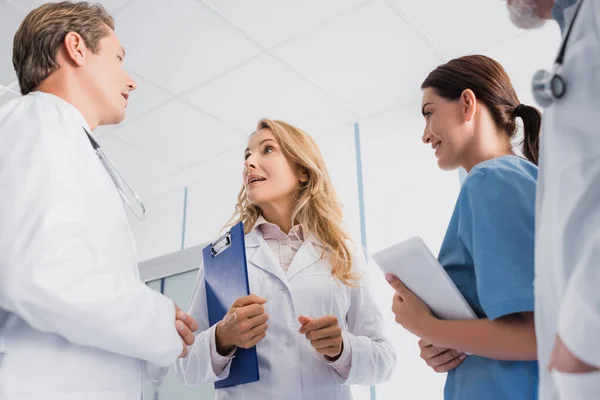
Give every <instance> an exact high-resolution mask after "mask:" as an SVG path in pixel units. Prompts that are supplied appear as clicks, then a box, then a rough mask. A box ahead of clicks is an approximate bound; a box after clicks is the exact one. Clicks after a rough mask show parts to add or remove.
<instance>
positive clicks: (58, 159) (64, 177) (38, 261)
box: [0, 127, 183, 366]
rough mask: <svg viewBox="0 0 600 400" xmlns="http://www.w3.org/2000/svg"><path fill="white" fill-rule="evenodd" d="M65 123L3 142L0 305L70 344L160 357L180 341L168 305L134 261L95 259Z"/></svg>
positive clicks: (79, 163) (168, 356) (176, 349)
mask: <svg viewBox="0 0 600 400" xmlns="http://www.w3.org/2000/svg"><path fill="white" fill-rule="evenodd" d="M68 132H69V127H65V131H64V132H51V133H56V135H53V134H47V133H48V132H45V133H46V134H45V133H44V132H37V133H36V132H33V131H32V130H30V131H24V132H17V133H16V134H18V135H21V136H19V137H18V139H15V142H13V143H8V144H7V146H11V147H14V148H17V150H15V151H14V152H13V153H11V154H6V153H5V155H6V158H4V159H3V160H2V161H3V163H2V165H0V187H2V196H1V198H0V209H1V210H2V216H1V217H0V218H1V222H0V265H1V266H2V267H1V268H0V307H1V308H4V309H6V310H8V311H9V312H12V313H14V314H16V315H18V316H19V317H20V318H22V319H23V320H25V321H26V322H27V323H28V324H29V325H31V326H32V327H33V328H34V329H37V330H39V331H42V332H52V333H55V334H58V335H60V336H62V337H64V338H65V339H67V340H68V341H70V342H72V343H74V344H77V345H80V346H90V347H95V348H99V349H102V350H105V351H108V352H113V353H118V354H122V355H125V356H129V357H133V358H138V359H141V360H145V361H149V362H151V363H153V364H156V365H160V366H166V365H169V364H171V363H172V362H173V361H174V360H175V359H176V358H177V356H178V355H179V354H180V353H181V351H182V347H183V345H182V342H181V338H180V337H179V335H178V334H177V331H176V330H175V327H174V322H175V307H174V304H173V302H172V301H170V300H169V299H167V298H166V297H164V296H162V295H160V294H159V293H156V292H154V291H153V290H151V289H150V288H148V287H146V285H144V284H143V283H142V282H140V281H139V280H137V279H136V277H135V275H134V273H133V269H134V268H136V267H137V266H136V265H134V264H133V261H134V260H132V259H130V258H128V257H125V258H124V259H123V260H122V264H123V265H117V266H115V265H105V264H104V262H105V261H104V260H103V259H102V258H101V256H100V255H99V254H97V253H96V251H95V250H94V246H93V245H92V243H93V242H94V240H95V237H94V236H93V235H94V233H93V232H90V230H89V227H88V225H87V223H86V222H87V218H88V215H89V214H88V212H89V211H88V210H87V209H86V204H87V203H86V201H87V193H85V190H82V187H83V188H85V182H82V178H81V176H80V175H79V170H80V169H82V168H86V167H87V166H86V165H85V162H87V161H88V160H87V159H83V158H82V156H81V153H80V151H81V149H79V148H76V147H77V146H75V145H74V144H73V142H72V141H71V139H72V138H71V137H70V135H69V134H68ZM63 133H64V135H63ZM18 149H25V150H24V151H22V150H18ZM78 152H79V153H78ZM98 212H101V210H98ZM121 271H124V272H121ZM125 271H132V272H131V273H128V272H125Z"/></svg>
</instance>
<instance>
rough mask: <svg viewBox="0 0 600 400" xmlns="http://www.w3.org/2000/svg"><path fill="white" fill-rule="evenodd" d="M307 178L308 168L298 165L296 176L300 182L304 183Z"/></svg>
mask: <svg viewBox="0 0 600 400" xmlns="http://www.w3.org/2000/svg"><path fill="white" fill-rule="evenodd" d="M309 178H310V176H309V173H308V170H307V169H306V168H303V167H300V176H299V177H298V179H299V180H300V182H302V183H306V182H308V179H309Z"/></svg>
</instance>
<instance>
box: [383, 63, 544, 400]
mask: <svg viewBox="0 0 600 400" xmlns="http://www.w3.org/2000/svg"><path fill="white" fill-rule="evenodd" d="M421 89H422V90H423V101H422V113H423V116H424V118H425V131H424V133H423V142H424V143H425V144H427V145H430V146H431V147H432V149H433V150H434V151H435V155H436V157H437V160H438V165H439V167H440V168H441V169H443V170H454V169H457V168H459V167H462V168H464V169H465V170H466V171H467V172H468V175H467V177H466V179H465V180H464V183H463V185H462V188H461V191H460V194H459V197H458V200H457V202H456V207H455V209H454V213H453V215H452V219H451V220H450V224H449V226H448V230H447V232H446V236H445V239H444V242H443V245H442V248H441V251H440V254H439V261H440V263H441V264H442V266H443V267H444V268H445V270H446V271H447V272H448V274H449V275H450V277H451V278H452V280H453V281H454V283H455V284H456V286H457V287H458V289H459V290H460V292H461V293H462V294H463V296H464V297H465V298H466V300H467V301H468V302H469V304H470V305H471V307H472V308H473V310H474V311H475V312H476V314H477V316H478V317H479V319H477V320H471V321H445V320H440V319H438V318H436V317H435V316H434V315H433V314H432V313H431V311H430V310H429V308H428V307H427V306H426V305H425V304H424V303H423V302H422V301H421V300H420V299H419V298H418V297H417V296H415V295H414V294H413V293H412V292H410V291H409V290H408V289H407V288H406V287H405V286H404V285H403V284H402V282H400V281H399V280H398V279H397V278H395V277H393V276H391V275H387V276H386V279H388V281H389V282H390V284H391V285H392V286H393V287H394V289H396V294H395V295H394V300H393V307H392V309H393V311H394V314H395V315H396V322H398V323H399V324H401V325H402V326H404V328H406V329H407V330H409V331H411V332H412V333H414V334H415V335H417V336H419V337H420V338H421V341H420V342H419V345H420V347H421V357H422V358H423V359H425V360H426V361H427V363H428V365H430V366H431V367H433V368H434V369H435V370H436V371H438V372H447V371H450V372H449V373H448V377H447V380H446V386H445V390H444V398H445V399H446V400H454V399H460V400H480V399H486V400H506V399H510V400H521V399H523V400H524V399H527V400H530V399H535V398H536V396H537V383H538V365H537V361H536V358H537V356H536V340H535V330H534V318H533V310H534V294H533V276H534V266H533V254H534V215H535V214H534V208H535V191H536V179H537V165H536V164H537V158H538V140H539V130H540V122H541V115H540V113H539V112H538V111H537V110H536V109H535V108H533V107H529V106H525V105H523V104H521V103H520V101H519V99H518V97H517V95H516V93H515V90H514V88H513V87H512V84H511V82H510V79H509V77H508V76H507V74H506V72H505V71H504V69H503V68H502V66H501V65H500V64H498V63H497V62H496V61H494V60H492V59H490V58H488V57H485V56H480V55H475V56H466V57H461V58H458V59H455V60H451V61H450V62H448V63H447V64H444V65H441V66H439V67H438V68H436V69H435V70H434V71H432V72H431V73H430V74H429V76H428V77H427V79H425V81H424V82H423V84H422V86H421ZM519 119H520V120H521V121H522V126H523V128H524V129H523V130H524V140H523V149H522V152H523V154H524V155H525V158H522V157H519V156H517V155H515V154H514V152H513V150H514V148H513V145H512V144H511V141H512V139H514V136H515V135H516V133H517V131H518V126H517V121H518V120H519ZM467 354H469V355H467Z"/></svg>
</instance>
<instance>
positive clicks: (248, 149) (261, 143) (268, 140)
mask: <svg viewBox="0 0 600 400" xmlns="http://www.w3.org/2000/svg"><path fill="white" fill-rule="evenodd" d="M265 142H275V140H273V139H271V138H268V139H264V140H263V141H262V142H260V143H259V144H258V147H260V146H262V145H263V144H264V143H265ZM249 151H250V147H246V150H244V154H246V153H247V152H249Z"/></svg>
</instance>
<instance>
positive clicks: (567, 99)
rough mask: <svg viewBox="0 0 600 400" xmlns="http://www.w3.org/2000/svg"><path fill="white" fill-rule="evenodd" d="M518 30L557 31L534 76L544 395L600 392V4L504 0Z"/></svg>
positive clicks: (576, 398) (582, 397)
mask: <svg viewBox="0 0 600 400" xmlns="http://www.w3.org/2000/svg"><path fill="white" fill-rule="evenodd" d="M507 5H508V9H509V14H510V19H511V20H512V21H513V23H514V24H515V25H517V26H519V27H521V28H524V29H532V28H537V27H540V26H542V25H543V24H544V22H545V21H546V20H548V19H554V20H556V21H557V22H558V24H559V26H560V28H561V31H562V32H563V43H562V44H561V47H560V50H559V51H558V56H557V58H556V61H555V64H554V66H553V68H552V69H551V70H550V72H546V71H540V72H538V73H537V74H536V75H535V77H534V80H533V85H532V89H533V94H534V97H535V98H536V100H537V102H538V103H539V104H540V105H542V106H544V107H545V112H544V116H543V125H542V135H541V144H540V164H539V167H540V169H539V175H538V188H537V205H536V232H535V235H536V248H535V269H536V276H535V324H536V336H537V343H538V360H539V363H540V384H539V388H540V389H539V398H540V400H556V399H563V400H586V399H597V398H598V396H600V345H599V344H598V337H600V266H599V265H598V263H599V262H600V201H599V199H600V128H599V126H600V124H599V122H600V121H599V119H598V118H599V117H598V115H599V114H598V111H599V110H600V59H599V56H600V42H599V40H598V38H599V37H600V1H598V0H579V1H577V0H555V1H554V0H507Z"/></svg>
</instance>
